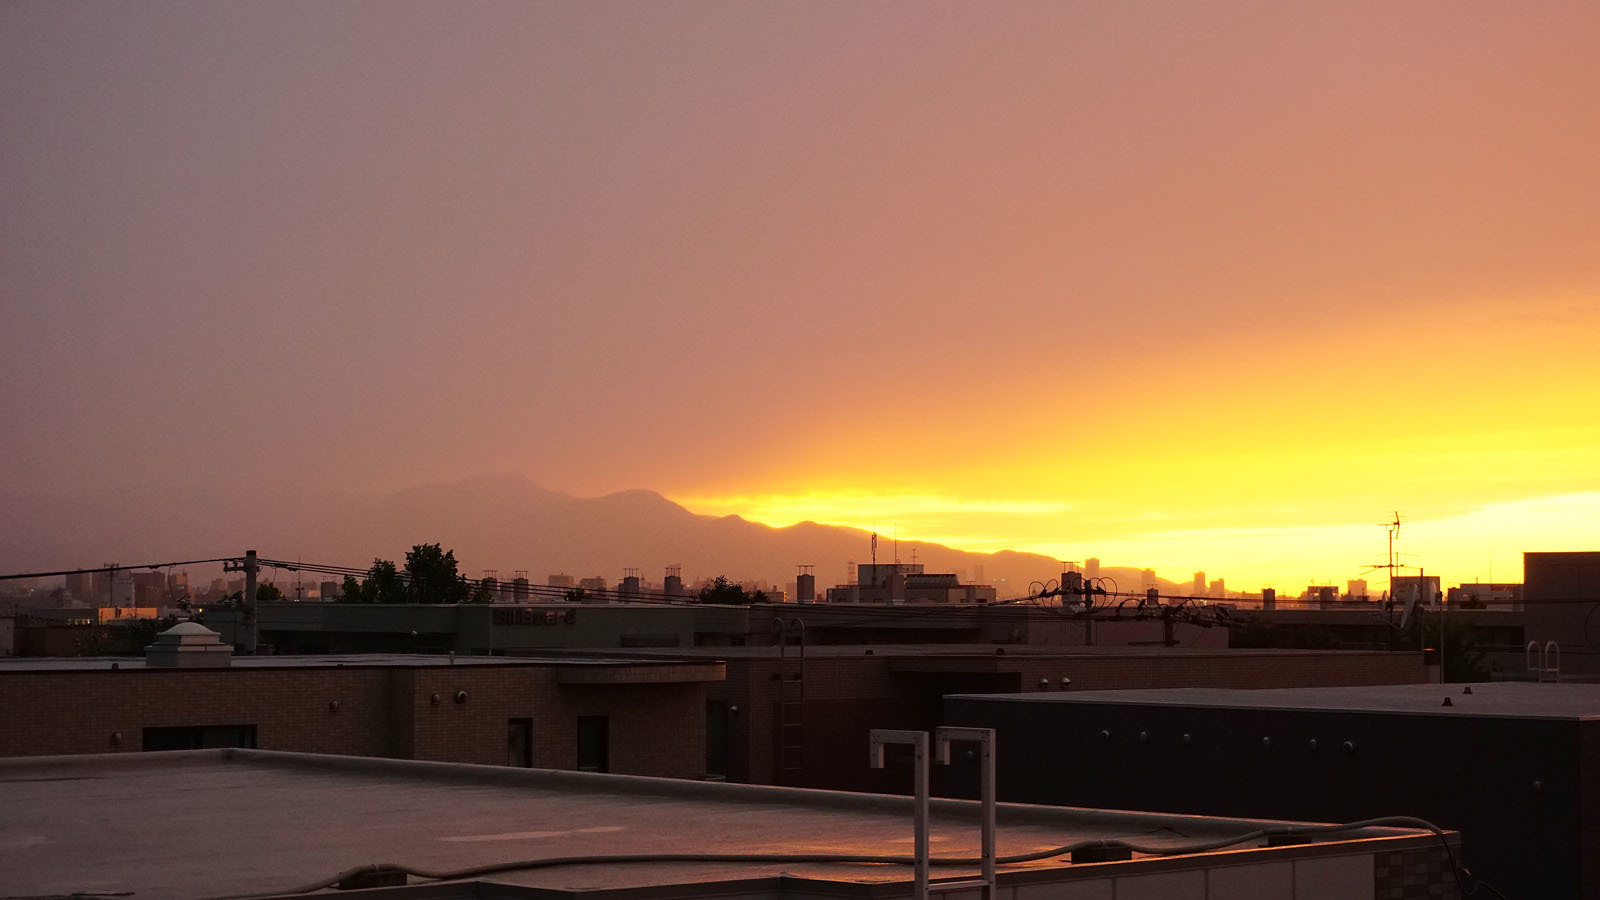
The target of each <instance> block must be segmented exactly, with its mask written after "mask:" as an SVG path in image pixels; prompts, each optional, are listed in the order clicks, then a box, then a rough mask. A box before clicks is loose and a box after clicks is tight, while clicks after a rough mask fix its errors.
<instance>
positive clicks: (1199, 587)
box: [1193, 572, 1206, 597]
mask: <svg viewBox="0 0 1600 900" xmlns="http://www.w3.org/2000/svg"><path fill="white" fill-rule="evenodd" d="M1193 593H1194V595H1195V596H1196V597H1204V596H1205V593H1206V573H1204V572H1196V573H1194V591H1193Z"/></svg>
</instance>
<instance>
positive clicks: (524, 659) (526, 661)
mask: <svg viewBox="0 0 1600 900" xmlns="http://www.w3.org/2000/svg"><path fill="white" fill-rule="evenodd" d="M673 663H674V660H670V659H654V658H633V657H625V656H563V655H556V654H551V655H541V656H467V655H460V656H456V657H454V658H451V657H449V656H440V655H427V654H408V653H349V654H316V655H306V656H240V655H235V656H234V657H233V658H232V660H231V661H230V662H229V664H228V668H234V669H301V668H338V667H348V668H361V667H366V668H387V667H396V666H398V667H402V668H436V667H442V666H640V665H645V666H648V665H672V664H673ZM113 665H115V666H116V667H117V668H118V669H119V670H126V669H144V668H151V669H160V670H161V671H163V672H172V671H197V672H214V671H217V670H216V669H188V670H185V669H172V668H168V667H162V666H146V665H145V660H144V657H142V656H98V657H43V656H41V657H7V658H0V674H4V673H6V672H96V671H108V670H110V669H111V668H112V666H113Z"/></svg>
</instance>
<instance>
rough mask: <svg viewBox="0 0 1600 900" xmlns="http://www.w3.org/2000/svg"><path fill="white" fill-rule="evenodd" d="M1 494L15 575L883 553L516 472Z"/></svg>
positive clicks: (734, 571)
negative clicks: (97, 493) (419, 550)
mask: <svg viewBox="0 0 1600 900" xmlns="http://www.w3.org/2000/svg"><path fill="white" fill-rule="evenodd" d="M3 499H5V500H6V501H7V503H6V507H7V509H9V510H11V513H12V514H11V515H10V516H8V519H9V521H7V522H5V523H4V524H3V528H4V530H3V531H0V569H4V570H6V571H27V570H40V569H49V568H77V567H80V566H92V565H98V564H100V563H101V562H104V561H106V560H116V561H119V562H121V563H122V564H134V563H144V562H146V561H151V562H154V561H165V560H171V559H182V558H185V555H186V554H189V553H191V552H192V553H195V556H194V557H190V558H201V557H209V556H232V555H237V554H239V553H241V552H242V551H243V550H244V549H247V548H254V549H256V550H258V551H260V553H261V555H262V556H263V557H268V558H280V559H294V558H302V559H304V560H305V561H307V562H318V563H331V564H336V565H347V566H362V567H364V566H366V565H368V564H370V562H371V561H372V560H373V559H374V558H384V559H394V560H399V559H401V558H402V557H403V556H404V554H405V551H406V550H408V549H410V548H411V547H412V546H413V545H415V544H419V543H434V542H437V543H440V544H442V545H444V547H445V548H446V549H453V550H454V551H455V553H456V558H457V559H458V560H460V561H461V564H462V566H463V569H464V570H465V571H466V572H467V573H468V574H470V575H473V576H479V575H481V574H482V573H483V572H484V571H485V570H490V569H493V570H496V571H497V572H498V573H499V575H500V577H501V578H510V577H512V573H513V572H514V571H516V570H527V571H528V574H529V577H530V578H531V579H532V580H533V581H534V582H535V583H544V581H545V580H546V578H547V576H549V575H550V574H552V573H558V572H560V573H566V574H571V575H576V576H580V577H581V576H589V575H599V576H601V577H604V578H605V579H606V580H607V582H608V583H615V582H616V581H618V580H620V579H621V577H622V570H623V569H624V568H638V569H640V570H641V571H642V574H643V575H644V578H645V580H646V581H647V582H654V583H659V582H660V581H661V579H662V577H663V575H664V573H665V568H666V567H667V566H672V565H678V566H682V567H683V575H684V578H685V580H686V581H689V582H693V581H694V580H696V579H699V578H709V577H713V576H715V575H719V574H725V575H727V576H728V577H730V578H735V579H760V580H763V581H766V582H769V583H771V584H773V585H776V586H779V587H782V586H784V585H786V584H788V583H790V582H792V581H793V580H794V576H795V572H796V569H795V566H796V565H798V564H806V565H812V566H815V574H816V576H817V585H818V589H819V591H820V590H821V589H823V588H826V587H829V586H832V585H834V584H842V583H844V582H845V580H846V572H847V569H848V565H849V563H850V561H852V560H854V561H855V562H856V563H866V562H868V561H869V560H870V558H871V547H870V536H869V533H868V532H866V531H863V530H860V529H854V528H842V527H837V526H832V525H820V524H817V523H814V522H802V523H799V524H796V525H791V526H787V527H783V528H773V527H770V526H767V525H762V524H759V523H755V522H750V521H747V520H745V519H743V518H740V517H739V516H722V517H717V516H706V515H698V514H696V513H693V512H690V511H689V510H687V509H685V508H684V507H682V506H680V505H678V504H677V503H674V502H672V501H671V500H669V499H667V498H666V497H664V496H662V495H661V494H659V493H656V492H654V491H648V490H627V491H620V492H617V493H612V494H606V495H604V496H600V497H593V498H581V497H575V496H573V495H571V494H566V493H562V492H560V491H553V490H549V489H547V488H543V487H540V486H538V485H536V484H534V483H533V482H532V481H531V480H529V479H527V478H525V477H522V476H515V475H500V476H480V477H474V478H469V479H466V480H463V481H458V482H452V483H445V484H430V485H423V486H420V487H416V488H410V489H407V490H403V491H399V492H396V493H393V494H387V495H351V496H345V497H339V498H327V497H321V498H317V499H315V500H305V501H294V500H293V499H291V498H288V497H285V496H283V495H281V494H280V495H278V496H275V497H273V498H271V499H270V500H263V499H261V498H254V499H251V498H246V497H244V496H242V495H227V494H223V493H204V492H197V493H196V494H194V495H174V494H172V493H170V492H162V493H159V494H155V493H152V494H151V495H148V496H144V497H139V496H125V497H119V498H100V499H99V500H98V501H97V502H96V501H84V500H81V499H80V500H78V501H63V500H61V499H59V498H57V499H53V500H52V499H47V498H39V497H23V498H3ZM152 511H154V512H155V514H152ZM24 524H28V525H29V527H25V528H19V527H18V526H20V525H24ZM886 551H887V552H886ZM899 552H900V558H901V561H902V562H910V561H911V559H912V556H913V554H914V555H915V557H916V561H917V562H919V563H922V564H923V565H924V566H925V568H926V570H927V571H929V572H954V573H956V574H958V575H960V576H961V577H962V578H963V579H967V578H974V577H976V574H977V571H978V569H979V567H981V571H982V579H983V580H984V581H987V582H991V583H1001V584H1003V586H1004V587H1003V589H1002V592H1001V593H1002V596H1005V595H1009V594H1020V593H1023V592H1025V591H1026V590H1027V587H1028V584H1029V582H1031V581H1044V580H1047V579H1050V578H1055V577H1059V575H1060V564H1059V563H1058V562H1056V561H1055V560H1053V559H1051V558H1050V557H1047V556H1042V555H1039V554H1033V553H1019V552H1015V551H1009V550H1008V551H1001V552H998V553H971V552H966V551H962V550H956V549H953V548H950V547H945V546H941V545H939V544H931V543H925V542H922V541H906V540H902V541H900V546H899ZM892 553H893V551H892V550H889V549H888V548H886V547H885V546H883V545H882V544H881V543H880V546H879V556H878V561H879V562H890V561H892V559H891V556H890V554H892ZM18 563H20V564H21V565H18ZM1103 573H1104V574H1108V575H1111V576H1112V577H1114V578H1116V579H1117V580H1118V581H1119V582H1120V583H1121V584H1122V586H1123V587H1124V589H1129V588H1131V587H1134V586H1137V584H1138V577H1139V576H1138V570H1137V569H1128V568H1116V569H1104V570H1103Z"/></svg>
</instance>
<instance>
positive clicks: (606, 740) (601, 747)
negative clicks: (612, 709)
mask: <svg viewBox="0 0 1600 900" xmlns="http://www.w3.org/2000/svg"><path fill="white" fill-rule="evenodd" d="M610 731H611V723H610V721H609V720H608V719H607V718H606V717H605V716H579V717H578V771H580V772H609V771H611V735H610Z"/></svg>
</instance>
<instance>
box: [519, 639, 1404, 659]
mask: <svg viewBox="0 0 1600 900" xmlns="http://www.w3.org/2000/svg"><path fill="white" fill-rule="evenodd" d="M778 651H779V648H778V647H777V646H776V645H770V646H744V647H640V648H638V649H637V650H636V651H635V650H633V649H631V648H630V649H629V650H628V651H627V652H628V653H629V654H630V655H634V654H637V656H638V657H641V658H650V659H675V658H707V657H709V658H713V659H769V658H774V659H775V658H777V656H778V655H779V652H778ZM552 652H553V653H557V654H567V653H570V654H574V655H581V654H584V653H596V652H597V653H604V654H610V653H613V652H615V651H611V650H601V651H585V650H582V649H577V648H574V649H571V650H560V651H552ZM784 652H785V654H786V655H787V656H788V657H789V658H790V659H799V658H800V655H801V654H800V649H799V647H798V646H794V645H791V646H790V647H789V648H788V649H787V650H786V651H784ZM1390 652H1396V653H1404V652H1411V653H1413V654H1416V653H1421V651H1420V650H1419V651H1387V650H1279V649H1268V648H1233V647H1162V646H1143V645H1126V644H1124V645H1104V646H1094V647H1083V646H1046V645H1040V644H940V643H934V644H808V645H807V646H806V648H805V657H806V658H807V659H835V658H838V657H849V656H883V657H889V658H902V657H903V658H921V659H926V658H943V659H963V660H967V659H1000V660H1005V659H1009V658H1017V657H1021V658H1024V659H1074V658H1082V657H1138V658H1148V657H1161V658H1163V659H1180V658H1194V657H1218V656H1227V657H1236V656H1274V657H1294V656H1370V655H1372V654H1375V653H1379V654H1386V653H1390ZM508 658H511V657H508ZM562 658H573V657H565V656H563V657H562Z"/></svg>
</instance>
